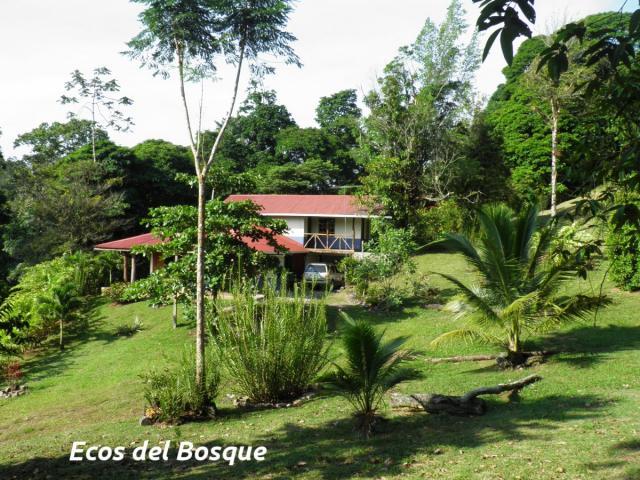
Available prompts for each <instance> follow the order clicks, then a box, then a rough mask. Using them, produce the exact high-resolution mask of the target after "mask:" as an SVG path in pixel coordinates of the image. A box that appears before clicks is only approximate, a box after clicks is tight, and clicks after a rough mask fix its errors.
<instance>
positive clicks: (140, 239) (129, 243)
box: [95, 233, 161, 251]
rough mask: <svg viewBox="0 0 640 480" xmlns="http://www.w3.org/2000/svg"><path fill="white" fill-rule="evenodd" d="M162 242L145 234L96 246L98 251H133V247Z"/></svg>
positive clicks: (149, 234) (151, 235) (150, 234)
mask: <svg viewBox="0 0 640 480" xmlns="http://www.w3.org/2000/svg"><path fill="white" fill-rule="evenodd" d="M160 242H161V240H160V239H159V238H157V237H155V236H154V235H153V234H152V233H143V234H142V235H136V236H135V237H128V238H121V239H120V240H113V241H112V242H105V243H101V244H99V245H96V246H95V248H96V250H126V251H129V250H131V248H132V247H137V246H139V245H157V244H158V243H160Z"/></svg>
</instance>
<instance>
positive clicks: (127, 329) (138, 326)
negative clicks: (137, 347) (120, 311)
mask: <svg viewBox="0 0 640 480" xmlns="http://www.w3.org/2000/svg"><path fill="white" fill-rule="evenodd" d="M143 326H144V325H143V323H142V321H141V320H140V319H139V318H138V317H136V318H135V320H134V321H133V323H132V324H131V325H127V324H124V325H120V326H118V327H117V328H116V335H117V336H119V337H131V336H133V335H135V334H136V333H138V332H140V331H142V328H143Z"/></svg>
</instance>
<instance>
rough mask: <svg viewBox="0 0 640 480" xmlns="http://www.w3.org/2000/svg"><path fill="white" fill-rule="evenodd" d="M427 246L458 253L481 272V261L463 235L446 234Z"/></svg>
mask: <svg viewBox="0 0 640 480" xmlns="http://www.w3.org/2000/svg"><path fill="white" fill-rule="evenodd" d="M429 245H435V246H441V247H444V248H446V249H447V250H448V251H450V252H452V253H459V254H461V255H463V256H464V257H465V258H466V259H467V261H468V262H469V263H471V264H472V265H473V266H475V267H476V268H477V269H478V270H482V259H481V258H480V254H479V253H478V251H477V250H476V248H475V247H474V246H473V244H472V243H471V241H470V240H469V239H468V238H467V237H465V236H464V235H459V234H456V233H446V234H445V235H444V236H443V238H442V239H441V240H437V241H435V242H432V243H430V244H429Z"/></svg>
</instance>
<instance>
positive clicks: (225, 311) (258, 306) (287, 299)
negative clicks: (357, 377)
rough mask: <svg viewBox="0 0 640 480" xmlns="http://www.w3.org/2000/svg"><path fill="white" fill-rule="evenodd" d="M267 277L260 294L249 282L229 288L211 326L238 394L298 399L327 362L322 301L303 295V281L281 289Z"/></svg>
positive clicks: (259, 398)
mask: <svg viewBox="0 0 640 480" xmlns="http://www.w3.org/2000/svg"><path fill="white" fill-rule="evenodd" d="M273 280H274V279H273V278H271V279H268V281H266V282H264V283H265V284H264V286H263V288H262V289H261V292H260V294H256V293H257V288H255V284H244V285H240V284H236V285H235V286H233V287H232V288H231V292H232V299H231V300H228V299H226V300H225V299H219V300H218V301H217V302H216V312H217V314H216V316H215V318H214V320H213V325H211V327H212V330H213V334H212V335H211V338H212V340H213V342H215V343H216V345H217V347H218V349H219V351H220V355H221V357H222V358H224V365H225V368H226V369H227V370H228V373H229V375H230V377H231V378H233V379H234V382H235V383H236V386H237V391H238V393H239V394H240V395H243V396H246V397H248V399H249V400H250V401H251V402H253V403H274V402H281V401H288V400H292V399H295V398H297V397H299V396H300V395H302V394H303V393H304V392H305V391H307V390H308V389H309V387H310V385H311V384H312V382H313V381H314V379H315V377H316V376H317V374H318V373H319V372H320V370H322V368H323V367H324V366H325V365H326V362H327V345H326V342H325V337H326V334H327V321H326V311H325V304H324V300H322V299H308V298H307V292H306V291H305V287H304V285H302V286H299V285H294V287H293V290H292V291H291V292H288V293H287V292H283V291H281V290H280V289H278V288H277V286H276V283H277V282H276V281H273Z"/></svg>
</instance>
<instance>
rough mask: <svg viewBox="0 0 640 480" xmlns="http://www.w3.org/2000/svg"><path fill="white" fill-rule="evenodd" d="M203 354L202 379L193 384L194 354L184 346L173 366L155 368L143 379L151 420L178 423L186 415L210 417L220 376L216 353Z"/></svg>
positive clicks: (194, 376) (148, 413)
mask: <svg viewBox="0 0 640 480" xmlns="http://www.w3.org/2000/svg"><path fill="white" fill-rule="evenodd" d="M211 350H212V349H208V350H207V351H206V354H205V381H204V385H203V388H202V389H200V388H198V387H197V386H196V383H195V380H196V367H195V353H194V351H193V349H187V350H185V352H184V353H183V355H182V358H181V360H180V363H179V364H178V365H177V366H176V367H175V368H166V369H164V370H159V371H154V372H151V373H149V374H147V375H143V376H142V378H143V380H144V382H145V386H144V398H145V400H146V402H147V408H146V409H145V412H146V415H147V416H149V417H151V418H152V419H153V420H159V421H163V422H178V421H180V420H183V419H185V418H197V417H203V416H211V413H212V412H213V413H215V409H216V406H215V398H216V396H217V394H218V387H219V384H220V375H219V371H218V369H217V365H218V362H217V358H216V356H215V352H212V351H211Z"/></svg>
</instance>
